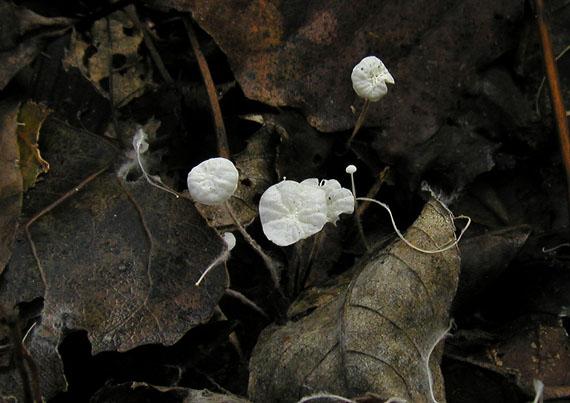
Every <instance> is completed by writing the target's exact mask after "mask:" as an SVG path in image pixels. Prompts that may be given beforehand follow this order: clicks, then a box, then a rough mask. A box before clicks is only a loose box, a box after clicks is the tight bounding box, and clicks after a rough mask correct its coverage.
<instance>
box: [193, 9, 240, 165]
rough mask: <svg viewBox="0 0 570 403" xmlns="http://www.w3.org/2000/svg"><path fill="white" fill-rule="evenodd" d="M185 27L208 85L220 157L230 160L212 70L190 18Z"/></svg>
mask: <svg viewBox="0 0 570 403" xmlns="http://www.w3.org/2000/svg"><path fill="white" fill-rule="evenodd" d="M183 21H184V26H185V27H186V31H187V32H188V39H189V40H190V45H192V51H193V52H194V55H195V56H196V59H197V60H198V66H199V67H200V73H202V78H203V79H204V84H205V85H206V91H207V92H208V99H209V100H210V107H211V108H212V115H213V117H214V126H215V130H216V142H217V144H218V155H219V156H220V157H223V158H228V159H229V158H230V146H229V144H228V138H227V135H226V127H225V125H224V119H223V117H222V110H221V109H220V103H219V102H218V93H217V91H216V86H215V85H214V80H213V79H212V75H211V74H210V69H209V68H208V62H207V61H206V58H205V57H204V54H203V53H202V50H201V49H200V44H199V43H198V39H197V38H196V33H195V32H194V28H192V23H191V22H190V18H189V17H184V18H183Z"/></svg>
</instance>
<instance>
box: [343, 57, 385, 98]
mask: <svg viewBox="0 0 570 403" xmlns="http://www.w3.org/2000/svg"><path fill="white" fill-rule="evenodd" d="M350 78H351V79H352V88H354V91H356V93H357V94H358V95H359V96H360V97H362V98H364V99H367V100H369V101H371V102H377V101H379V100H380V98H382V97H383V96H384V95H386V94H387V93H388V87H387V86H386V83H389V84H394V77H392V75H391V74H390V72H389V71H388V69H387V68H386V66H384V63H382V60H380V59H378V58H377V57H376V56H367V57H365V58H364V59H362V60H361V61H360V63H358V64H357V65H356V66H354V68H353V69H352V74H351V76H350Z"/></svg>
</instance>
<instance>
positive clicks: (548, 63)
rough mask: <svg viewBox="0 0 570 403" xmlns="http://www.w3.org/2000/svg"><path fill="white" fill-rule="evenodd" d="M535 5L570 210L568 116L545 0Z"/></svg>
mask: <svg viewBox="0 0 570 403" xmlns="http://www.w3.org/2000/svg"><path fill="white" fill-rule="evenodd" d="M535 6H536V18H537V21H538V30H539V33H540V43H541V45H542V55H543V57H544V66H545V69H546V77H547V79H548V87H549V88H550V98H551V100H552V108H553V109H554V118H555V120H556V129H557V132H558V137H559V140H560V152H561V154H562V162H563V164H564V169H565V170H566V186H567V191H568V210H569V212H570V130H569V129H568V118H567V117H566V108H565V107H564V99H563V98H562V90H561V88H560V80H559V79H558V69H557V67H556V60H555V58H554V51H553V50H552V41H551V39H550V32H549V31H548V26H547V24H546V16H545V11H544V3H543V0H535Z"/></svg>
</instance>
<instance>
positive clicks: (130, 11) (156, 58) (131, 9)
mask: <svg viewBox="0 0 570 403" xmlns="http://www.w3.org/2000/svg"><path fill="white" fill-rule="evenodd" d="M125 11H126V12H127V15H128V16H129V18H130V19H131V20H132V21H133V23H134V24H135V25H136V27H137V29H138V30H139V31H140V32H141V33H142V35H143V40H144V44H145V46H146V48H147V49H148V51H149V54H150V57H151V59H152V61H153V62H154V64H155V65H156V68H157V69H158V72H159V73H160V75H161V76H162V79H163V80H164V81H165V82H166V83H167V84H169V85H174V80H173V79H172V76H171V75H170V74H169V73H168V70H166V66H165V65H164V63H163V62H162V58H161V57H160V55H159V54H158V51H157V50H156V47H155V46H154V43H153V42H152V39H151V37H150V35H149V34H148V30H147V29H146V28H145V27H144V26H143V25H142V24H141V21H140V19H139V16H138V15H137V11H136V9H135V6H134V5H132V4H129V5H128V6H126V7H125Z"/></svg>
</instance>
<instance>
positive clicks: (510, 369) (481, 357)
mask: <svg viewBox="0 0 570 403" xmlns="http://www.w3.org/2000/svg"><path fill="white" fill-rule="evenodd" d="M496 338H497V339H499V341H496V342H494V343H492V344H490V343H477V344H475V345H473V346H469V345H466V346H465V347H464V348H463V349H461V348H460V349H459V350H458V349H455V350H454V351H455V356H456V357H458V358H459V359H460V360H465V362H470V363H472V364H473V365H477V366H480V367H482V368H486V369H488V370H491V371H494V372H496V373H498V374H501V375H503V376H505V375H506V374H511V375H513V374H514V375H516V376H511V378H512V379H513V381H514V383H515V384H516V385H517V386H518V387H519V388H520V389H521V390H522V391H524V393H525V394H526V395H527V396H534V386H533V382H534V380H535V379H539V380H540V381H542V382H543V383H544V385H545V387H544V399H545V400H549V399H564V398H566V399H567V398H568V397H570V342H569V340H568V334H567V332H566V329H565V328H564V326H562V323H561V322H560V319H559V318H556V317H553V316H551V315H544V314H542V315H531V316H526V317H520V318H518V319H517V320H515V321H513V322H510V323H508V324H506V325H505V326H504V327H503V328H502V329H501V331H500V334H499V335H497V337H496ZM482 344H483V345H485V344H486V345H487V346H486V347H484V348H483V349H480V350H479V351H478V352H475V353H474V352H473V351H474V348H476V347H477V346H481V345H482Z"/></svg>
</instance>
